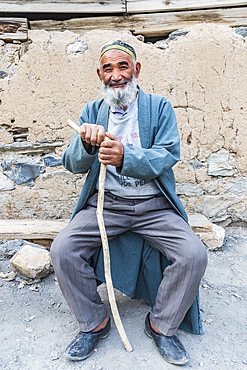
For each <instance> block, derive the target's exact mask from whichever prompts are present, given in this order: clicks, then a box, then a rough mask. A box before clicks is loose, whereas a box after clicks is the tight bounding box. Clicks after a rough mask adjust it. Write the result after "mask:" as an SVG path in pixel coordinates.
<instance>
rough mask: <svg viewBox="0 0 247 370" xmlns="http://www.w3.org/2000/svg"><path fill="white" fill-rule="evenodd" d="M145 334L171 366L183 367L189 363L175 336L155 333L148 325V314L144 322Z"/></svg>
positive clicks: (181, 345)
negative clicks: (151, 339)
mask: <svg viewBox="0 0 247 370" xmlns="http://www.w3.org/2000/svg"><path fill="white" fill-rule="evenodd" d="M145 328H146V330H145V333H146V334H147V335H148V336H149V337H150V338H153V340H154V341H155V344H156V346H157V347H158V350H159V353H160V354H161V356H162V357H164V359H165V360H166V361H167V362H169V363H170V364H173V365H185V364H187V363H188V361H189V356H188V355H187V353H186V350H185V348H184V346H183V344H182V343H181V341H180V340H179V338H178V337H177V336H176V335H173V336H171V337H167V336H165V335H164V334H160V333H156V331H154V330H153V329H152V327H151V325H150V320H149V313H148V314H147V317H146V321H145Z"/></svg>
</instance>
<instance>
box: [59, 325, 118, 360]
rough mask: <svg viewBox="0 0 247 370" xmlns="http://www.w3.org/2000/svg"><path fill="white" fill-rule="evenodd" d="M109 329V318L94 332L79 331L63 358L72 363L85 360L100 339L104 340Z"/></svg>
mask: <svg viewBox="0 0 247 370" xmlns="http://www.w3.org/2000/svg"><path fill="white" fill-rule="evenodd" d="M110 329H111V323H110V318H109V321H108V323H107V324H106V326H105V327H104V328H103V329H101V330H99V331H96V332H89V333H84V332H83V331H80V332H79V333H78V334H77V336H76V337H75V339H74V340H72V342H71V343H70V345H69V346H68V347H67V348H66V350H65V356H66V357H67V358H69V359H70V360H72V361H81V360H85V358H87V357H88V356H90V355H91V353H92V352H93V350H94V349H95V347H96V346H97V344H98V343H99V341H100V339H104V338H106V337H107V336H108V335H109V333H110Z"/></svg>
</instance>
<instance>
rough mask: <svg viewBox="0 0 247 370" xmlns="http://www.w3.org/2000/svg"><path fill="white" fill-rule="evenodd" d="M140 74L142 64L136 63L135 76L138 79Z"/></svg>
mask: <svg viewBox="0 0 247 370" xmlns="http://www.w3.org/2000/svg"><path fill="white" fill-rule="evenodd" d="M140 72H141V63H140V62H136V70H135V76H136V78H138V77H139V74H140Z"/></svg>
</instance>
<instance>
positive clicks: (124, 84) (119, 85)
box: [108, 81, 128, 88]
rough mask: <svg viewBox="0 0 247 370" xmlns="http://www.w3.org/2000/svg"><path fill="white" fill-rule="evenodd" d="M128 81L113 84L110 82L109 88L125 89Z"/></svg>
mask: <svg viewBox="0 0 247 370" xmlns="http://www.w3.org/2000/svg"><path fill="white" fill-rule="evenodd" d="M127 83H128V82H127V81H121V82H113V81H109V83H108V86H109V87H113V88H119V87H125V86H126V85H127Z"/></svg>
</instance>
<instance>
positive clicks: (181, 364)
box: [144, 329, 189, 366]
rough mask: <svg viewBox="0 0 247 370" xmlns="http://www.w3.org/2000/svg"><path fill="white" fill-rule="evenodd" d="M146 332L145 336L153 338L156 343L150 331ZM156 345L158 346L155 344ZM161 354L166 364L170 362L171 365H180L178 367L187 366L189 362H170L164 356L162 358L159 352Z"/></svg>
mask: <svg viewBox="0 0 247 370" xmlns="http://www.w3.org/2000/svg"><path fill="white" fill-rule="evenodd" d="M144 332H145V334H146V335H147V336H148V337H149V338H151V339H153V341H154V338H153V337H152V335H151V334H150V332H148V330H147V329H145V330H144ZM154 343H155V341H154ZM155 345H156V344H155ZM158 352H159V354H160V356H161V357H162V358H163V359H164V360H165V361H166V362H168V363H169V364H172V365H178V366H183V365H186V364H187V363H188V362H189V359H188V360H187V361H186V362H180V361H172V362H171V361H169V360H168V359H167V358H165V357H164V356H162V354H161V353H160V351H158Z"/></svg>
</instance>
